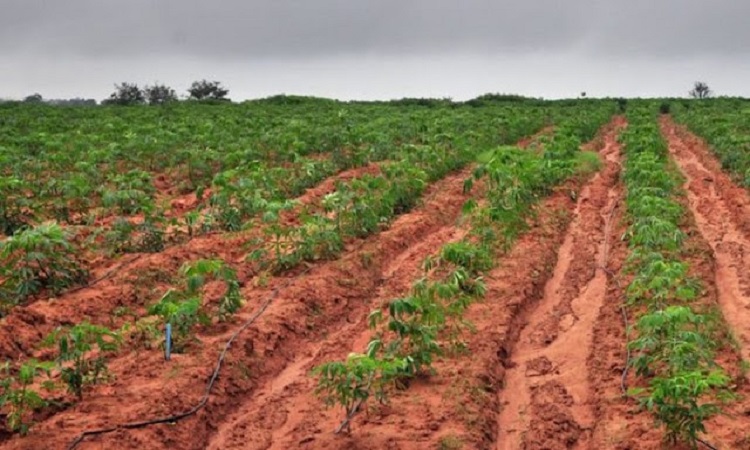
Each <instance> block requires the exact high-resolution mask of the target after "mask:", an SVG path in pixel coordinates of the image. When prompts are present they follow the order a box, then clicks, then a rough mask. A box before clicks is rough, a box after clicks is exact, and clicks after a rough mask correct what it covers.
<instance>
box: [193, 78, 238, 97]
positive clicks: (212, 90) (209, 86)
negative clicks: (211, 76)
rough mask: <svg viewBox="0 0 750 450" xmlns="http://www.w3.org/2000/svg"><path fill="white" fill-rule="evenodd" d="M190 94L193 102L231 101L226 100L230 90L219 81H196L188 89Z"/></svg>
mask: <svg viewBox="0 0 750 450" xmlns="http://www.w3.org/2000/svg"><path fill="white" fill-rule="evenodd" d="M188 94H190V98H191V99H193V100H226V101H228V100H229V99H228V98H226V97H227V94H229V90H228V89H225V88H224V87H223V86H222V85H221V83H220V82H218V81H207V80H201V81H194V82H193V84H192V85H190V88H189V89H188Z"/></svg>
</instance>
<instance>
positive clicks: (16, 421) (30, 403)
mask: <svg viewBox="0 0 750 450" xmlns="http://www.w3.org/2000/svg"><path fill="white" fill-rule="evenodd" d="M51 368H52V364H51V363H46V362H39V361H37V360H33V359H32V360H29V361H27V362H26V363H24V364H23V365H22V366H21V367H20V368H19V369H18V373H17V374H16V375H15V376H14V374H13V372H12V370H11V367H10V364H9V363H8V362H6V363H5V364H4V365H2V366H0V372H2V378H1V379H0V409H2V408H7V411H8V412H7V414H6V426H7V427H8V429H9V430H10V431H15V432H19V433H21V434H22V435H23V434H26V433H28V431H29V423H28V422H27V415H28V413H29V412H30V411H34V410H36V409H39V408H43V407H45V406H47V401H46V400H45V399H44V398H43V397H42V396H40V395H39V393H38V392H37V391H36V390H34V389H33V388H32V385H33V384H34V383H35V381H36V378H37V376H38V375H41V374H46V375H47V377H49V376H50V370H51Z"/></svg>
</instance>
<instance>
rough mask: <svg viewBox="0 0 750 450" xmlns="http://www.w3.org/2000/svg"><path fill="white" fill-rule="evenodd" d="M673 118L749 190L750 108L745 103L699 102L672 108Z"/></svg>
mask: <svg viewBox="0 0 750 450" xmlns="http://www.w3.org/2000/svg"><path fill="white" fill-rule="evenodd" d="M686 106H687V107H686ZM674 115H675V118H676V119H677V120H678V121H679V122H682V123H684V124H685V125H687V126H688V128H689V129H690V130H691V131H693V132H694V133H696V134H698V135H699V136H701V137H703V138H704V139H706V141H708V143H709V144H710V145H711V148H712V149H713V151H714V153H715V154H716V156H717V158H718V159H719V161H721V165H722V167H723V169H724V170H725V171H727V172H728V173H729V174H730V175H731V176H732V178H733V179H734V180H735V182H737V183H738V184H741V185H744V186H745V187H746V188H750V107H748V106H747V102H743V101H738V100H732V99H717V100H712V101H709V102H698V103H697V104H687V105H683V106H682V107H680V108H675V109H674Z"/></svg>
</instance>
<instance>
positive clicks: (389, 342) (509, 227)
mask: <svg viewBox="0 0 750 450" xmlns="http://www.w3.org/2000/svg"><path fill="white" fill-rule="evenodd" d="M610 116H611V112H610V111H606V110H602V111H598V112H596V113H594V114H589V115H587V116H586V120H585V121H581V120H580V118H571V119H568V120H565V119H563V120H561V121H560V122H558V123H557V126H556V128H555V132H554V133H553V134H552V136H550V137H547V138H545V139H543V142H542V146H541V150H540V151H539V152H532V151H525V150H521V149H519V148H516V147H511V146H506V147H500V148H497V149H493V150H491V151H489V152H486V153H484V154H483V155H481V156H480V160H482V161H483V162H482V164H480V165H479V166H478V167H477V168H476V170H475V172H474V175H473V177H472V178H470V179H467V180H466V184H465V188H466V189H473V188H474V182H475V181H478V180H483V181H484V186H485V188H484V189H486V192H483V193H482V194H483V200H482V201H475V200H472V201H470V202H469V203H468V204H467V208H465V210H466V211H467V215H468V217H467V223H468V228H469V232H468V233H467V237H465V238H463V239H462V240H460V241H458V242H451V243H447V244H445V245H444V246H443V247H442V248H441V250H440V251H439V252H438V253H437V254H436V255H434V256H430V257H428V258H427V259H426V260H425V261H424V264H423V267H424V274H423V276H422V277H421V278H419V279H418V280H416V281H415V282H414V284H413V286H412V288H411V291H410V292H409V294H408V295H407V296H406V297H403V298H394V299H391V300H389V301H387V302H386V303H385V305H382V306H381V307H379V308H377V309H375V310H373V311H372V312H371V313H370V315H369V327H370V329H371V333H372V334H371V339H370V341H369V343H368V344H367V347H366V349H364V351H363V352H362V353H352V354H350V355H349V356H348V357H347V358H346V359H345V360H337V361H330V362H327V363H324V364H322V365H319V366H317V367H315V368H314V369H313V373H314V374H315V375H316V376H317V380H318V383H317V387H316V393H317V394H318V395H319V396H320V397H321V399H322V400H323V401H324V403H325V404H326V405H328V406H335V405H338V406H341V407H343V409H344V418H343V421H342V422H341V425H340V426H339V427H338V429H337V430H336V432H339V431H341V430H345V429H348V428H349V426H350V421H351V419H352V417H353V416H354V415H355V414H356V413H357V412H359V411H360V410H362V408H363V404H364V403H365V402H367V401H368V400H369V399H371V398H373V399H374V400H375V401H378V402H381V403H385V402H387V400H388V397H389V394H390V393H392V392H393V390H394V389H397V388H401V389H403V388H405V387H406V386H408V384H409V379H411V378H413V377H415V376H418V375H420V374H425V373H431V372H432V371H434V370H435V369H434V367H433V362H434V361H435V359H436V358H438V357H442V356H450V355H451V354H453V353H454V352H456V351H466V350H467V348H466V343H465V342H464V340H463V339H464V338H465V333H467V332H468V331H469V330H471V329H472V325H471V323H470V322H469V321H468V320H467V319H466V318H465V317H464V313H465V312H466V310H467V308H468V307H469V306H470V305H471V304H472V303H473V302H475V301H477V300H479V299H481V298H483V297H484V295H485V291H486V289H485V283H484V278H483V277H484V276H485V275H486V274H487V272H489V271H490V270H491V269H492V268H493V267H494V265H495V260H496V257H497V256H498V254H500V253H502V252H503V251H507V250H508V249H509V248H510V247H511V246H512V244H513V243H514V241H515V239H516V238H517V237H518V236H519V235H520V234H521V233H522V232H523V230H524V229H525V228H526V226H527V220H528V218H529V216H530V215H531V214H532V211H533V206H534V204H535V203H536V202H537V201H538V200H539V199H540V198H542V197H544V196H546V195H548V194H550V193H551V191H552V189H553V188H554V187H555V186H558V185H559V184H560V183H562V182H563V181H564V180H566V179H569V178H570V177H572V176H574V175H576V174H578V175H581V174H584V173H590V171H591V170H596V168H597V167H598V165H597V162H598V159H597V156H596V155H592V154H586V153H582V152H580V151H579V148H580V145H581V142H582V140H585V141H588V140H589V139H591V138H592V137H593V135H594V134H595V133H596V131H597V130H599V129H600V127H601V126H602V125H603V124H604V123H606V122H607V121H608V120H609V119H610Z"/></svg>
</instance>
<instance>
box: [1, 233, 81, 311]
mask: <svg viewBox="0 0 750 450" xmlns="http://www.w3.org/2000/svg"><path fill="white" fill-rule="evenodd" d="M0 259H1V260H2V262H1V263H0V278H2V279H3V281H2V285H1V287H2V289H0V295H2V300H3V302H5V303H6V304H8V303H10V304H14V303H18V302H21V301H23V300H25V299H27V298H28V297H30V296H32V295H35V294H38V293H39V292H40V291H41V290H42V289H49V290H50V291H52V292H53V293H55V294H58V293H60V292H62V291H63V290H65V289H66V288H68V287H70V286H73V285H75V284H79V283H82V282H84V281H85V280H86V279H87V278H88V271H87V270H86V269H84V268H83V266H82V264H81V263H80V261H79V260H78V250H77V249H76V248H75V247H74V246H73V244H72V243H71V242H70V239H69V237H68V234H67V233H66V232H65V230H63V228H62V227H60V225H58V224H57V223H54V222H49V223H44V224H41V225H38V226H36V227H34V228H29V229H26V230H22V231H19V232H17V233H16V234H14V235H13V236H12V237H10V238H8V239H6V240H5V241H3V242H0Z"/></svg>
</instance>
